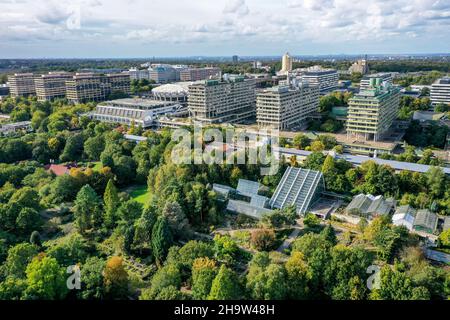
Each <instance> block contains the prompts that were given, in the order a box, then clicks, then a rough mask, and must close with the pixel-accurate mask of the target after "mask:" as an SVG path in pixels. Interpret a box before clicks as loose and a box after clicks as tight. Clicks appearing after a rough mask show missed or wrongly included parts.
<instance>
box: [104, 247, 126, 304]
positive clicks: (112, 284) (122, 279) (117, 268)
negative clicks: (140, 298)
mask: <svg viewBox="0 0 450 320" xmlns="http://www.w3.org/2000/svg"><path fill="white" fill-rule="evenodd" d="M103 277H104V285H105V293H106V295H107V297H109V298H118V299H121V298H125V297H126V296H127V295H128V273H127V271H126V270H125V268H124V266H123V259H122V258H121V257H117V256H114V257H111V258H110V259H109V260H108V261H107V262H106V266H105V271H104V275H103Z"/></svg>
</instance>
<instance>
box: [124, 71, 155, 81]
mask: <svg viewBox="0 0 450 320" xmlns="http://www.w3.org/2000/svg"><path fill="white" fill-rule="evenodd" d="M126 72H127V73H128V74H129V75H130V80H150V71H149V70H148V69H137V68H131V69H130V70H128V71H126Z"/></svg>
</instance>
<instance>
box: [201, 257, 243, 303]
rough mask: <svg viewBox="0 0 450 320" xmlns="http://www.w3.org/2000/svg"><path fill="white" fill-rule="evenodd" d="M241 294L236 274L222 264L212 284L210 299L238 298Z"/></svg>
mask: <svg viewBox="0 0 450 320" xmlns="http://www.w3.org/2000/svg"><path fill="white" fill-rule="evenodd" d="M240 296H241V292H240V289H239V286H238V280H237V277H236V274H235V273H234V272H233V271H231V270H230V269H228V268H227V267H226V266H225V265H221V266H220V269H219V272H218V274H217V276H216V277H215V278H214V280H213V282H212V285H211V292H210V293H209V295H208V300H236V299H239V298H240Z"/></svg>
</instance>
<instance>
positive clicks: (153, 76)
mask: <svg viewBox="0 0 450 320" xmlns="http://www.w3.org/2000/svg"><path fill="white" fill-rule="evenodd" d="M149 70H150V80H153V81H155V82H156V83H169V82H175V81H180V72H181V70H182V68H175V67H174V66H172V65H170V64H157V65H152V67H151V68H150V69H149Z"/></svg>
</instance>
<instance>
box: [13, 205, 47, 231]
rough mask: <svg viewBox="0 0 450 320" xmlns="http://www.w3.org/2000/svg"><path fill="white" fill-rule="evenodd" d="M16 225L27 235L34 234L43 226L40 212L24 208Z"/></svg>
mask: <svg viewBox="0 0 450 320" xmlns="http://www.w3.org/2000/svg"><path fill="white" fill-rule="evenodd" d="M16 225H17V228H18V229H19V230H20V231H21V232H23V233H25V234H28V233H30V232H32V231H33V230H35V229H37V228H39V227H40V225H41V217H40V215H39V212H37V211H36V210H35V209H33V208H23V209H22V210H20V212H19V215H18V216H17V219H16Z"/></svg>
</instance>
